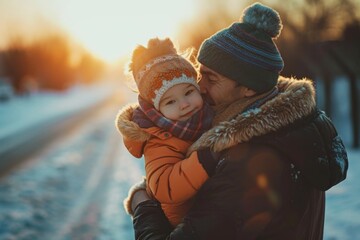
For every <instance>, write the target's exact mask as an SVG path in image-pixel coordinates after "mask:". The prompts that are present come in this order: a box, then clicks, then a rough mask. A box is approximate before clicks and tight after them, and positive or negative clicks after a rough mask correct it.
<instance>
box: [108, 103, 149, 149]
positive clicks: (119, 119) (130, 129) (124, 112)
mask: <svg viewBox="0 0 360 240" xmlns="http://www.w3.org/2000/svg"><path fill="white" fill-rule="evenodd" d="M138 106H139V104H137V103H135V104H129V105H127V106H125V107H123V108H122V109H120V111H119V112H118V114H117V116H116V119H115V126H116V128H117V129H118V131H119V132H120V133H121V134H122V135H123V136H124V137H125V138H127V139H129V140H132V141H139V142H145V141H147V140H148V139H149V138H150V137H151V134H150V133H148V132H146V131H145V130H144V129H142V128H141V127H140V126H139V125H138V124H137V123H135V122H133V121H132V116H133V112H134V110H135V109H136V108H137V107H138Z"/></svg>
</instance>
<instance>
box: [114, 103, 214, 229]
mask: <svg viewBox="0 0 360 240" xmlns="http://www.w3.org/2000/svg"><path fill="white" fill-rule="evenodd" d="M136 107H137V106H136V105H134V106H128V107H126V108H124V109H123V110H121V111H120V112H119V114H118V116H117V119H116V126H117V128H118V130H119V131H120V132H121V134H122V135H123V140H124V144H125V146H126V148H127V149H128V150H129V152H130V153H131V154H132V155H133V156H135V157H137V158H140V157H142V156H144V159H145V172H146V180H147V187H148V192H149V193H150V194H151V195H153V196H154V197H155V198H156V199H157V200H158V201H159V202H160V203H161V206H162V209H163V211H164V213H165V215H166V216H167V218H168V219H169V221H170V222H171V224H172V225H174V226H176V225H177V224H179V223H180V222H181V219H182V217H184V216H185V214H186V212H187V211H188V209H189V208H190V207H191V202H192V197H193V196H194V195H195V194H196V192H197V191H198V190H199V188H200V187H201V186H202V185H203V183H204V182H205V181H206V180H207V179H208V175H207V173H206V171H205V170H204V168H203V166H202V165H201V163H200V162H199V160H198V157H197V152H193V153H192V154H191V155H190V156H189V157H186V153H187V150H188V148H189V147H190V146H191V144H192V142H190V141H184V140H181V139H179V138H177V137H174V136H172V134H171V133H169V132H167V131H165V130H163V129H160V128H158V127H151V128H147V129H144V128H140V127H139V126H138V125H137V124H136V123H134V122H132V120H131V118H132V113H133V110H134V109H135V108H136Z"/></svg>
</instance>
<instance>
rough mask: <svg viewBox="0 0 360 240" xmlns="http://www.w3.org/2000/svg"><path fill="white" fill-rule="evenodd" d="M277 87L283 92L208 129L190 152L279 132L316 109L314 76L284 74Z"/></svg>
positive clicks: (217, 150) (224, 147)
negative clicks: (289, 75)
mask: <svg viewBox="0 0 360 240" xmlns="http://www.w3.org/2000/svg"><path fill="white" fill-rule="evenodd" d="M277 87H278V89H279V94H278V95H277V96H276V97H275V98H273V99H271V100H269V101H267V102H266V103H265V104H263V105H262V106H260V107H259V108H258V109H255V110H251V111H247V112H244V113H240V114H238V115H236V116H235V117H234V118H233V119H231V120H229V121H224V122H220V123H219V124H218V125H217V126H214V127H213V128H212V129H210V130H209V131H207V132H206V133H204V134H203V135H202V136H201V137H200V138H199V139H198V140H197V141H196V142H195V143H194V144H193V145H192V146H191V147H190V149H189V151H188V154H189V153H191V152H192V151H195V150H198V149H202V148H205V147H210V148H211V149H212V150H214V151H215V152H220V151H222V150H224V149H227V148H229V147H232V146H234V145H237V144H239V143H242V142H247V141H249V140H251V139H252V138H254V137H258V136H262V135H265V134H267V133H271V132H275V131H277V130H279V129H281V128H283V127H286V126H288V125H289V124H291V123H293V122H294V121H296V120H298V119H301V118H303V117H305V116H307V115H309V114H310V113H311V112H312V111H313V110H314V109H315V107H316V103H315V89H314V87H313V84H312V82H311V81H310V80H308V79H301V80H297V79H294V78H284V77H280V78H279V81H278V85H277Z"/></svg>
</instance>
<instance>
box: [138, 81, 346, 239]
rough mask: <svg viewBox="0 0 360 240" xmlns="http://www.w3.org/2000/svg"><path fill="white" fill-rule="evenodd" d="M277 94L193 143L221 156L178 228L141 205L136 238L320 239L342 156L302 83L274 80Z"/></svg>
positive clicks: (154, 207) (154, 208)
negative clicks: (327, 194)
mask: <svg viewBox="0 0 360 240" xmlns="http://www.w3.org/2000/svg"><path fill="white" fill-rule="evenodd" d="M278 88H279V91H280V94H279V95H278V96H276V97H275V99H272V100H270V101H268V102H267V103H265V104H264V105H262V106H261V107H260V109H257V110H256V111H251V112H246V113H242V114H239V115H238V116H237V117H235V118H234V119H232V120H230V121H227V122H221V123H220V124H219V125H218V126H216V127H215V128H213V129H211V130H210V131H208V132H207V133H205V134H204V135H203V136H202V137H201V138H200V139H199V141H197V142H196V143H195V144H194V145H193V148H192V149H193V150H196V149H202V148H205V147H211V148H213V149H215V150H223V152H222V157H221V160H220V162H219V164H218V165H217V167H216V170H215V173H214V175H213V176H212V177H211V178H209V180H208V181H207V182H206V183H205V184H204V185H203V187H202V188H201V189H200V191H199V192H198V194H197V196H196V199H195V205H194V206H193V207H192V209H191V210H190V211H189V213H188V214H187V216H186V217H185V219H184V221H183V223H181V224H180V225H178V226H177V227H176V228H175V229H172V228H171V227H170V225H169V224H168V223H167V222H166V218H165V217H164V215H163V213H162V212H161V208H159V206H158V204H157V203H156V202H155V201H152V200H150V201H146V202H143V203H141V204H140V205H139V206H138V207H137V208H136V209H135V214H134V229H135V235H136V239H151V240H153V239H207V240H210V239H219V240H220V239H229V240H230V239H286V240H288V239H322V237H323V227H324V212H325V192H324V191H325V190H327V189H329V188H330V187H332V186H334V185H335V184H337V183H338V182H340V181H342V180H344V179H345V177H346V172H347V167H348V161H347V155H346V151H345V148H344V146H343V144H342V141H341V139H340V138H339V136H338V135H337V132H336V130H335V128H334V126H333V124H332V123H331V121H330V119H329V118H327V117H326V115H325V114H324V113H323V112H321V111H319V110H317V109H316V106H315V93H314V88H313V86H312V83H311V82H310V81H308V80H294V79H285V78H281V79H279V84H278Z"/></svg>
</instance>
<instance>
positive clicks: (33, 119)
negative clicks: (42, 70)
mask: <svg viewBox="0 0 360 240" xmlns="http://www.w3.org/2000/svg"><path fill="white" fill-rule="evenodd" d="M112 87H113V86H112V85H110V84H96V85H89V86H83V85H77V86H74V87H73V88H71V89H69V90H68V91H65V92H39V93H36V94H30V95H28V96H23V97H14V98H12V99H11V100H9V101H7V102H0V116H1V117H0V138H5V137H7V136H11V135H13V134H15V133H17V132H19V131H20V132H21V131H23V130H24V129H26V128H28V127H30V126H32V125H34V124H38V123H39V122H42V121H48V120H49V119H53V118H56V117H61V116H63V115H66V114H71V113H75V112H76V111H79V110H82V109H84V108H88V107H90V106H92V105H94V104H97V103H99V102H100V101H102V100H105V99H106V98H108V97H109V95H110V94H111V93H113V91H114V90H113V88H112Z"/></svg>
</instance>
